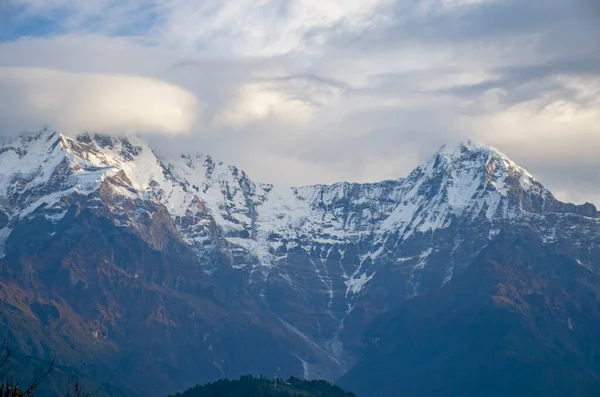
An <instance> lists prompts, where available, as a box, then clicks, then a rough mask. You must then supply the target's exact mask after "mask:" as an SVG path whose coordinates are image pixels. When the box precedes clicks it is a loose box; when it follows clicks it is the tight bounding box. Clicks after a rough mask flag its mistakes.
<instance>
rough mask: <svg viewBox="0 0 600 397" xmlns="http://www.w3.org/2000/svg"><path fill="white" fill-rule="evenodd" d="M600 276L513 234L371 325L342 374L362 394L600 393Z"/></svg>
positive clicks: (525, 235)
mask: <svg viewBox="0 0 600 397" xmlns="http://www.w3.org/2000/svg"><path fill="white" fill-rule="evenodd" d="M599 288H600V278H599V277H598V275H597V274H595V273H593V272H590V271H589V270H588V269H585V268H584V267H582V266H580V265H579V264H578V263H577V262H575V261H573V260H572V259H569V258H568V257H566V256H563V255H562V254H560V252H558V251H557V250H556V249H554V248H552V247H549V246H548V245H546V244H544V243H543V241H542V240H541V239H540V238H539V237H538V236H535V235H534V234H532V233H530V232H522V233H518V234H516V235H515V234H510V233H505V232H503V233H502V234H501V235H500V236H498V238H496V239H495V240H494V241H492V242H491V243H490V244H489V245H488V246H486V248H484V249H483V250H482V252H481V253H480V254H479V255H478V256H477V257H476V258H475V260H474V261H473V263H472V264H471V265H470V266H469V267H468V268H467V269H466V270H465V271H464V272H461V273H460V274H459V275H457V277H455V278H454V279H452V280H451V281H450V282H449V283H447V284H446V285H444V286H443V287H442V288H441V289H440V290H438V291H435V292H432V293H429V294H424V295H420V296H416V297H413V298H410V299H408V300H407V301H406V302H405V303H404V304H403V305H402V306H401V307H400V308H399V309H397V310H392V311H390V312H388V313H386V314H385V315H382V316H381V317H380V318H379V319H378V320H377V321H375V322H374V323H373V324H371V325H370V326H369V328H368V330H367V331H366V333H365V344H364V347H363V350H362V353H361V357H360V359H359V362H358V364H357V365H356V366H355V367H354V368H353V369H352V370H350V372H349V373H347V374H346V375H345V376H344V377H343V378H342V379H341V380H340V381H341V382H342V384H343V385H344V386H347V387H350V388H352V389H353V390H355V391H356V393H357V395H361V396H370V395H373V396H381V397H393V396H399V395H400V396H410V397H417V396H423V397H424V396H432V395H435V396H464V395H469V396H486V397H488V396H491V397H496V396H498V397H500V396H519V397H520V396H523V397H526V396H541V395H543V396H556V397H562V396H590V397H591V396H596V395H598V393H600V376H598V370H599V369H600V361H599V360H598V359H599V354H600V337H599V336H598V335H600V334H599V333H598V331H599V330H600V310H599V307H600V306H599V305H598V303H599V298H598V297H599V292H600V289H599Z"/></svg>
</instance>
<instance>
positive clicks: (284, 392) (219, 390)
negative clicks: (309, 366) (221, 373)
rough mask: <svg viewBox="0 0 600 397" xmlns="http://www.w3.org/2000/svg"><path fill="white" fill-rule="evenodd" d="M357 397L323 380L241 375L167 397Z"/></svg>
mask: <svg viewBox="0 0 600 397" xmlns="http://www.w3.org/2000/svg"><path fill="white" fill-rule="evenodd" d="M223 396H227V397H293V396H298V397H300V396H301V397H317V396H319V397H356V396H355V394H354V393H349V392H346V391H344V390H343V389H341V388H340V387H338V386H335V385H332V384H331V383H329V382H326V381H324V380H311V381H307V380H300V379H297V378H294V377H291V378H290V379H288V380H287V381H285V380H282V379H278V380H273V379H268V378H264V377H260V378H255V377H253V376H251V375H246V376H242V377H241V378H240V379H239V380H228V379H222V380H219V381H217V382H213V383H207V384H205V385H197V386H196V387H193V388H191V389H189V390H187V391H185V392H184V393H178V394H176V395H174V396H169V397H223Z"/></svg>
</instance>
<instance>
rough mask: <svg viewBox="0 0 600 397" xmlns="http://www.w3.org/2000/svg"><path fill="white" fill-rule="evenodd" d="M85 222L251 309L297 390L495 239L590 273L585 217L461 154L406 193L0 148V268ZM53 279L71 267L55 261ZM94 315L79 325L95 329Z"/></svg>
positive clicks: (336, 365) (177, 281)
mask: <svg viewBox="0 0 600 397" xmlns="http://www.w3.org/2000/svg"><path fill="white" fill-rule="evenodd" d="M85 211H87V212H89V213H90V214H93V216H95V217H96V218H94V219H102V222H108V223H109V224H110V225H111V227H114V228H116V229H115V230H117V231H118V230H120V231H119V233H125V232H126V233H128V234H131V235H134V236H136V238H139V239H140V240H141V241H143V242H144V244H147V245H148V247H151V249H152V250H155V251H156V252H162V253H166V255H167V254H168V255H169V257H170V258H177V260H178V261H180V262H181V263H185V264H186V266H188V268H189V269H195V270H197V271H198V274H197V275H195V276H194V277H201V278H202V279H203V280H210V283H216V284H217V288H219V289H220V290H222V291H225V292H223V294H224V296H225V298H224V299H225V301H227V300H228V299H233V298H232V297H233V296H235V299H241V300H243V302H253V303H252V304H248V305H246V306H245V308H242V309H243V310H250V309H248V307H249V306H252V309H251V311H252V313H258V312H260V313H263V314H264V315H265V316H267V317H268V319H269V320H265V321H267V322H269V321H271V322H269V326H268V328H269V329H270V330H271V329H275V331H272V332H275V333H276V334H278V335H287V336H281V338H283V340H286V339H285V338H292V339H294V341H295V342H294V343H293V346H291V347H288V348H285V349H287V353H286V354H288V355H291V357H292V359H290V358H289V357H288V356H286V358H285V360H292V361H294V360H296V362H297V363H298V365H300V366H301V368H302V372H303V373H301V374H300V375H304V376H307V377H310V376H326V377H329V378H333V377H335V376H337V375H340V374H341V373H342V372H344V371H345V370H346V369H348V368H349V366H350V365H352V363H353V362H354V361H355V360H356V358H357V355H358V353H359V350H360V345H361V337H362V332H363V330H364V328H365V326H366V324H367V323H368V322H369V321H370V320H371V319H373V318H374V317H375V316H377V315H378V314H380V313H382V312H383V311H385V310H388V309H392V308H395V307H397V306H398V305H399V304H400V303H402V302H403V301H404V300H405V299H406V298H407V297H409V296H412V295H414V294H418V293H422V292H428V291H432V290H435V289H438V288H439V287H440V286H442V285H443V284H445V283H446V282H448V281H449V280H450V279H452V277H453V276H454V275H455V274H456V273H457V272H460V271H462V270H463V269H464V268H465V267H466V266H467V265H468V264H469V263H470V262H471V261H472V260H473V258H474V257H475V256H476V255H477V253H478V252H480V251H481V250H482V249H483V248H484V247H486V245H487V244H488V243H489V242H490V241H491V240H493V239H494V238H495V237H496V236H497V235H499V234H500V233H501V232H502V231H503V230H510V231H511V232H515V231H517V232H518V231H519V230H527V231H532V232H534V233H535V234H536V235H537V236H539V238H540V239H541V240H542V241H543V242H544V243H545V244H547V245H551V246H554V247H556V248H557V249H559V250H561V252H563V253H564V254H565V255H567V256H569V257H571V258H573V259H574V260H576V261H577V262H578V263H579V264H580V266H583V267H585V268H587V269H589V270H590V271H593V272H598V271H600V220H599V219H598V211H597V210H596V208H595V207H594V206H593V205H591V204H585V205H582V206H576V205H573V204H566V203H562V202H560V201H558V200H557V199H556V198H555V197H554V196H553V195H552V193H551V192H550V191H548V190H547V189H546V188H544V187H543V186H542V185H541V184H540V183H539V182H538V181H536V180H535V179H534V178H533V177H532V176H531V174H529V173H528V172H527V171H526V170H524V169H523V168H521V167H519V166H518V165H516V164H515V163H514V162H512V161H511V160H510V159H509V158H508V157H507V156H505V155H504V154H502V153H500V152H499V151H497V150H495V149H493V148H490V147H486V146H481V145H478V144H474V143H471V142H468V143H463V144H461V145H457V146H454V147H444V148H442V149H441V150H440V151H439V152H438V153H437V154H436V155H435V156H434V157H433V158H432V159H431V160H429V161H428V162H426V163H425V164H423V165H422V166H420V167H418V168H417V169H415V170H414V171H413V172H412V173H410V175H408V176H407V177H406V178H402V179H397V180H390V181H383V182H379V183H371V184H357V183H338V184H334V185H315V186H303V187H283V186H273V185H270V184H263V183H258V182H255V181H253V180H251V179H250V178H249V177H248V176H247V175H246V174H245V173H244V172H243V171H241V170H239V169H237V168H236V167H233V166H227V165H224V164H222V163H220V162H218V161H215V160H213V159H212V158H211V157H210V156H208V155H205V154H183V155H181V156H179V157H177V158H161V157H158V156H156V154H155V153H154V152H153V151H152V149H151V148H150V147H149V145H148V144H147V143H145V142H144V141H143V140H141V139H139V138H128V139H125V138H123V139H118V138H111V137H106V136H100V135H89V134H82V135H79V136H76V137H67V136H65V135H62V134H59V133H57V132H53V131H48V130H45V131H42V132H40V133H39V134H36V135H34V136H29V137H21V138H18V139H16V140H14V141H12V142H9V143H5V144H4V145H2V146H1V147H0V256H1V257H5V262H7V263H9V264H10V266H15V265H14V264H15V263H17V262H19V261H21V262H22V258H23V257H25V256H26V255H29V253H30V252H29V251H30V250H32V249H33V250H34V251H35V252H36V253H37V254H36V255H37V257H40V256H41V257H44V255H46V252H47V250H48V247H49V246H52V243H51V242H52V241H57V239H64V238H63V237H61V236H63V235H64V231H65V230H67V229H68V228H69V227H70V226H69V225H71V224H72V223H73V222H74V219H78V216H80V214H82V213H84V212H85ZM82 227H83V226H82ZM111 230H112V229H111ZM111 233H116V232H112V231H111ZM61 241H63V240H61ZM64 244H66V243H64ZM32 247H34V248H32ZM82 249H83V248H82ZM57 255H58V254H57ZM19 258H21V259H19ZM57 260H58V259H57ZM77 260H78V259H77V258H72V259H71V262H72V263H75V264H76V263H77ZM111 260H114V262H115V264H116V266H117V267H118V268H119V269H121V270H122V271H123V272H124V274H125V275H127V276H128V277H133V278H134V279H138V278H139V279H140V280H142V279H143V280H145V281H144V282H146V283H148V285H153V284H160V286H161V287H164V288H167V289H168V291H174V293H179V292H186V293H190V294H191V295H193V293H192V292H190V291H191V290H190V289H189V288H191V287H190V285H189V280H186V277H189V275H188V276H186V274H187V273H186V272H187V270H183V271H182V273H181V272H180V273H176V272H174V273H173V274H169V275H167V276H163V277H161V278H160V281H158V279H157V278H155V273H156V272H157V273H161V272H163V273H164V271H163V270H161V269H153V270H152V271H150V270H149V269H148V268H147V267H145V265H144V263H142V262H139V263H134V262H136V261H131V262H127V261H124V260H122V259H120V258H118V255H117V254H114V255H113V257H112V259H111ZM21 262H19V263H21ZM71 262H70V263H71ZM59 267H60V268H61V269H62V268H69V267H68V266H66V265H65V264H64V258H63V259H62V262H61V265H59ZM69 272H70V275H69V277H70V279H71V280H73V279H79V278H78V277H79V276H78V275H77V272H76V271H74V270H73V269H72V268H69ZM150 273H152V277H150V276H149V274H150ZM194 274H195V273H194ZM203 282H204V281H203ZM206 282H209V281H206ZM192 290H193V288H192ZM240 291H243V292H240ZM242 309H240V310H242ZM102 310H104V309H102ZM102 310H100V313H98V314H96V317H95V318H88V319H86V320H85V321H84V323H85V322H86V321H87V322H90V321H91V322H93V321H96V322H98V321H100V320H99V319H103V320H102V321H104V320H105V319H106V318H108V317H107V315H106V313H103V312H102ZM243 310H242V311H243ZM92 317H93V316H92ZM173 321H175V320H173ZM175 322H176V321H175ZM263 326H264V324H263ZM265 327H266V326H265ZM209 334H210V333H207V335H209ZM106 335H107V336H106V337H107V339H109V340H110V332H108V331H107V334H106ZM212 337H213V338H214V336H212ZM202 338H206V336H203V337H202ZM210 338H211V336H210V335H209V336H208V339H210ZM172 343H176V342H172ZM208 345H210V346H211V347H210V349H212V350H211V352H210V356H211V357H212V358H211V359H210V365H213V366H214V367H215V368H218V370H219V371H220V372H221V373H223V374H226V373H227V370H225V369H224V368H225V367H226V365H227V363H228V360H231V358H228V357H227V355H226V354H225V353H223V352H221V353H215V347H214V345H212V344H207V346H208ZM299 346H302V347H299ZM205 348H206V349H209V348H208V347H205ZM285 349H284V350H285ZM219 354H221V355H220V356H219ZM282 361H283V359H282ZM294 368H295V367H293V365H291V364H290V365H289V366H288V367H286V368H285V369H284V370H282V371H287V372H294V371H295V369H294ZM246 372H248V371H246Z"/></svg>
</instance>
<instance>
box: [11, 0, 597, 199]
mask: <svg viewBox="0 0 600 397" xmlns="http://www.w3.org/2000/svg"><path fill="white" fill-rule="evenodd" d="M20 1H22V2H26V3H27V4H29V5H30V8H29V9H28V12H29V13H35V12H36V10H37V11H39V12H41V11H40V10H44V11H45V12H48V7H49V5H48V4H51V3H52V2H55V3H56V4H62V3H64V4H66V3H69V2H62V3H61V1H62V0H53V1H52V2H50V3H47V2H46V3H44V2H38V1H33V0H20ZM76 3H80V2H70V3H69V4H70V7H72V8H71V9H70V10H69V17H68V18H67V19H66V20H65V28H64V29H65V31H66V32H69V33H70V35H68V36H64V35H63V36H57V37H50V38H43V39H20V40H17V41H14V42H11V43H6V42H5V43H2V44H0V66H16V67H19V66H37V67H51V68H55V69H58V70H63V71H68V72H94V73H105V74H134V75H140V76H144V77H146V78H151V79H155V80H161V81H165V82H167V83H169V84H172V85H175V86H179V87H182V88H184V89H185V90H186V91H189V92H191V93H192V94H193V95H195V97H196V100H197V101H198V103H200V104H202V106H200V107H198V109H197V114H196V115H195V116H196V117H195V119H196V123H195V125H194V126H193V127H192V128H190V130H191V133H190V134H188V135H187V136H178V137H176V138H173V137H171V136H169V137H160V136H153V137H152V139H153V140H155V141H156V142H157V146H160V147H165V146H168V147H169V148H170V150H180V149H181V148H189V147H191V146H192V145H195V146H197V147H198V150H199V151H202V152H210V153H212V154H213V155H214V156H215V157H219V158H221V159H223V160H224V161H227V162H230V163H235V164H238V165H240V166H241V167H243V168H245V169H247V170H248V171H249V172H250V173H251V174H252V175H253V176H255V177H256V178H258V179H261V180H265V181H274V182H280V183H281V182H283V183H288V184H305V183H319V182H333V181H337V180H361V181H373V180H378V179H383V178H394V177H399V176H403V175H405V174H406V173H407V172H408V171H410V169H411V168H412V167H414V166H415V165H416V164H417V163H418V162H420V161H422V160H423V158H424V157H426V156H429V155H430V154H431V153H432V152H433V151H434V150H436V149H437V148H438V147H439V146H440V145H442V144H443V143H446V142H453V141H456V140H460V139H466V138H468V137H472V138H474V139H477V140H479V141H482V142H484V143H489V144H493V145H496V146H498V147H499V148H500V149H501V150H503V151H505V152H507V154H508V155H510V156H511V157H513V158H514V159H515V160H516V161H518V162H520V163H521V164H522V165H523V166H525V167H527V168H529V169H530V171H532V172H533V173H534V175H537V176H539V179H541V180H542V182H544V183H546V184H547V185H549V187H551V188H553V189H555V190H557V191H558V192H559V194H560V195H561V197H562V198H566V199H571V200H575V201H584V200H588V201H595V202H596V203H598V204H600V190H599V189H598V188H597V186H598V182H600V181H599V176H598V175H599V174H598V172H596V171H595V170H596V169H599V167H600V156H597V154H596V153H597V151H598V150H599V149H600V131H598V126H599V125H600V99H599V98H600V7H598V5H597V4H598V3H597V2H595V1H594V0H575V1H567V0H548V1H517V0H422V1H408V0H405V1H388V0H369V1H361V2H359V1H349V2H348V1H346V2H342V1H338V0H321V1H316V0H286V1H257V0H256V1H254V0H234V1H231V2H227V3H226V2H222V1H210V2H206V3H205V4H204V5H203V6H202V7H198V6H197V4H196V3H197V2H189V1H184V0H171V1H168V2H141V1H137V0H126V1H123V2H122V5H121V6H120V7H121V9H119V7H116V8H114V9H113V8H111V7H112V4H113V3H112V2H111V1H108V0H104V1H101V2H97V3H95V5H94V6H93V7H92V6H91V5H88V6H85V5H75V4H76ZM143 3H146V4H149V3H151V4H153V6H152V7H151V8H147V9H144V10H143V12H142V13H141V14H139V15H146V16H151V17H152V18H150V20H151V21H152V25H151V26H145V28H144V29H143V30H144V31H143V33H142V36H135V37H132V36H129V37H118V34H117V36H115V34H116V33H118V32H120V31H122V32H125V28H124V27H122V26H121V27H119V25H121V24H122V22H119V21H121V20H124V19H125V18H124V16H125V15H127V13H129V12H131V10H136V9H137V8H136V7H141V5H142V4H143ZM64 4H62V5H63V6H64ZM82 4H83V3H82ZM102 7H104V9H101V8H102ZM99 8H100V9H99ZM92 11H93V12H106V15H108V16H110V15H113V14H114V15H113V18H112V20H111V22H110V23H109V24H108V25H107V26H102V24H97V25H93V26H92V28H91V29H88V30H87V31H85V34H84V33H82V31H83V30H84V29H82V26H84V25H85V24H84V23H82V21H85V20H86V18H88V17H89V15H91V14H90V13H91V12H92ZM107 19H108V18H107ZM147 23H149V22H148V21H147ZM136 25H140V26H144V22H143V21H139V22H136ZM90 31H92V32H93V34H89V33H90ZM115 32H116V33H115ZM108 34H111V35H112V36H110V37H109V35H108ZM90 100H91V99H90ZM29 110H30V109H26V108H23V109H21V112H19V111H15V109H12V110H11V114H13V115H14V114H19V113H21V114H22V115H23V116H24V117H28V115H29V114H30V112H29ZM4 113H6V112H3V111H2V110H1V109H0V114H1V115H2V116H3V117H2V118H3V119H5V120H6V119H7V117H8V116H9V115H6V114H4ZM162 128H163V129H164V126H163V127H162ZM165 139H168V140H169V145H164V144H162V142H161V141H164V140H165ZM275 163H276V164H277V167H274V166H273V164H275Z"/></svg>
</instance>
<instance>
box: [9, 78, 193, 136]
mask: <svg viewBox="0 0 600 397" xmlns="http://www.w3.org/2000/svg"><path fill="white" fill-rule="evenodd" d="M0 91H1V92H2V93H3V95H2V97H1V98H0V127H1V128H2V129H3V131H7V132H8V131H12V132H13V133H14V132H18V131H23V130H32V129H37V128H40V127H41V126H42V125H45V124H47V125H50V126H52V127H53V128H57V129H60V130H63V131H65V132H71V133H76V132H80V131H103V132H106V133H114V134H133V133H146V132H151V133H164V134H171V135H172V134H181V133H187V132H189V131H190V129H191V127H192V126H193V125H194V121H195V119H196V117H197V112H198V109H199V105H198V102H197V100H196V98H195V97H194V95H193V94H191V93H190V92H188V91H186V90H184V89H182V88H180V87H177V86H174V85H172V84H168V83H165V82H162V81H158V80H154V79H150V78H144V77H139V76H131V75H120V74H99V73H67V72H62V71H59V70H55V69H46V68H27V67H14V68H7V67H4V68H0Z"/></svg>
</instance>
